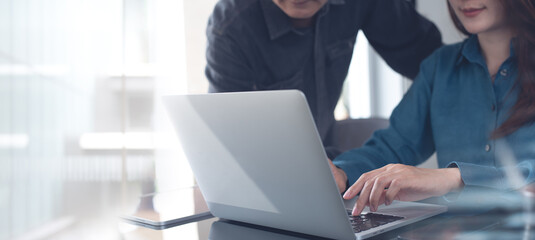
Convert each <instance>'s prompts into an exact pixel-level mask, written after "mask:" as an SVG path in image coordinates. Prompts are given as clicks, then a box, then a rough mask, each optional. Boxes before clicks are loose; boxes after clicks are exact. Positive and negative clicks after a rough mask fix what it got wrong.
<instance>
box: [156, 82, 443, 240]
mask: <svg viewBox="0 0 535 240" xmlns="http://www.w3.org/2000/svg"><path fill="white" fill-rule="evenodd" d="M163 100H164V103H165V105H166V108H167V110H168V111H167V112H168V113H169V116H170V119H171V121H172V124H173V125H174V127H175V130H176V133H177V134H178V137H179V140H180V142H181V145H182V148H183V150H184V152H185V154H186V157H187V159H188V161H189V163H190V166H191V168H192V171H193V173H194V175H195V178H196V180H197V183H198V186H199V188H200V190H201V192H202V194H203V196H204V197H205V200H206V203H207V205H208V208H209V209H210V212H211V213H212V214H213V215H214V216H216V217H219V218H223V219H230V220H235V221H240V222H245V223H251V224H256V225H262V226H267V227H271V228H277V229H283V230H287V231H293V232H298V233H305V234H309V235H315V236H320V237H326V238H335V239H363V238H367V237H371V236H374V235H377V234H380V233H382V232H385V231H388V230H391V229H394V228H398V227H401V226H405V225H407V224H410V223H413V222H416V221H419V220H422V219H425V218H428V217H431V216H433V215H437V214H439V213H442V212H445V211H446V207H445V206H440V205H432V204H424V203H413V202H394V203H393V204H391V205H390V206H387V207H385V206H381V207H379V210H378V211H377V212H374V213H370V212H368V211H369V210H368V209H365V211H364V212H363V214H362V215H361V216H357V217H351V216H348V211H349V210H350V209H351V207H352V204H353V203H354V201H355V200H353V201H352V202H345V203H344V200H343V199H342V197H341V195H340V193H339V192H338V188H337V186H336V183H335V181H334V178H333V176H332V174H331V170H330V168H329V165H328V162H327V161H328V159H327V156H326V154H325V151H324V149H323V145H322V142H321V139H320V137H319V134H318V132H317V129H316V126H315V123H314V120H313V118H312V115H311V113H310V110H309V107H308V104H307V102H306V99H305V96H304V95H303V93H302V92H300V91H297V90H280V91H257V92H238V93H216V94H200V95H172V96H164V99H163Z"/></svg>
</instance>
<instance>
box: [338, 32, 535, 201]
mask: <svg viewBox="0 0 535 240" xmlns="http://www.w3.org/2000/svg"><path fill="white" fill-rule="evenodd" d="M516 77H517V64H516V61H515V58H514V51H513V48H511V56H510V57H509V58H508V59H507V60H506V61H505V62H504V63H503V64H502V65H501V66H500V68H499V70H498V73H497V74H496V78H495V79H494V82H493V81H492V79H491V77H490V76H489V72H488V69H487V65H486V63H485V59H484V57H483V55H482V54H481V51H480V48H479V42H478V40H477V36H475V35H474V36H472V37H470V38H469V39H467V40H465V41H464V42H462V43H458V44H454V45H450V46H445V47H443V48H441V49H439V50H437V51H436V52H435V53H433V55H431V56H430V57H429V58H428V59H426V60H425V61H424V62H423V63H422V68H421V71H420V73H419V75H418V77H417V78H416V79H415V81H414V84H413V85H412V87H411V88H410V90H409V91H408V92H407V94H406V95H405V96H404V97H403V99H402V101H401V102H400V104H399V105H398V106H397V107H396V108H395V110H394V112H393V113H392V116H391V117H390V127H389V128H387V129H385V130H380V131H377V132H375V133H374V135H373V137H372V138H371V139H370V140H368V141H367V143H366V144H365V145H364V146H363V147H362V148H358V149H354V150H351V151H348V152H346V153H344V154H342V155H340V156H338V158H336V159H335V160H334V164H335V165H336V166H338V167H340V168H342V169H343V170H344V171H345V172H346V173H347V175H348V180H349V183H350V184H353V183H354V182H355V181H356V180H357V179H358V178H359V176H360V175H361V174H362V173H364V172H367V171H370V170H373V169H376V168H379V167H382V166H384V165H386V164H389V163H401V164H407V165H417V164H419V163H421V162H422V161H424V160H426V159H427V158H428V157H429V156H431V154H433V153H434V152H436V153H437V159H438V166H439V167H440V168H444V167H452V166H454V167H458V168H459V170H460V172H461V178H462V180H463V182H464V184H465V189H467V188H468V189H473V188H481V187H484V188H493V189H499V190H503V189H511V188H512V187H513V186H514V185H515V184H519V183H513V182H510V181H509V178H508V177H507V174H509V173H510V174H513V175H516V176H518V177H519V179H520V181H524V182H523V183H520V184H527V183H531V182H533V181H534V180H535V171H534V170H535V137H534V136H535V125H533V124H527V125H525V126H523V127H522V128H520V129H518V130H517V131H515V132H514V133H512V134H510V135H508V136H506V137H503V138H500V139H492V138H491V137H490V136H491V133H492V132H493V131H494V130H496V129H497V128H498V127H499V126H500V125H501V124H502V123H503V122H504V121H505V120H506V119H507V118H508V117H509V114H510V112H509V111H510V109H511V107H512V106H513V105H514V104H515V102H516V99H517V94H518V88H516V87H515V86H516V85H515V79H516Z"/></svg>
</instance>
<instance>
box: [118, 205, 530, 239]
mask: <svg viewBox="0 0 535 240" xmlns="http://www.w3.org/2000/svg"><path fill="white" fill-rule="evenodd" d="M524 217H525V215H524V214H522V213H519V212H507V211H504V210H500V209H493V210H490V211H486V212H484V213H451V212H450V213H444V214H441V215H438V216H435V217H432V218H429V219H426V220H424V221H421V222H418V223H414V224H411V225H408V226H405V227H402V228H399V229H395V230H392V231H390V232H387V233H384V234H381V235H377V236H375V237H373V238H370V239H535V231H534V230H533V229H532V228H531V227H533V226H531V227H530V226H525V224H524V223H525V221H524V219H525V218H524ZM121 229H122V230H124V231H121V235H122V237H123V239H198V240H205V239H211V240H230V239H234V240H241V239H243V240H245V239H260V240H262V239H282V240H294V239H295V240H296V239H313V237H311V236H307V235H303V234H298V233H291V232H286V231H281V230H277V229H270V228H266V227H261V226H255V225H250V224H244V223H238V222H233V221H228V220H222V219H218V218H210V219H205V220H201V221H198V222H192V223H188V224H184V225H181V226H176V227H173V228H168V229H165V230H153V229H149V228H145V227H141V226H134V225H130V224H127V223H122V224H121ZM318 239H320V238H318Z"/></svg>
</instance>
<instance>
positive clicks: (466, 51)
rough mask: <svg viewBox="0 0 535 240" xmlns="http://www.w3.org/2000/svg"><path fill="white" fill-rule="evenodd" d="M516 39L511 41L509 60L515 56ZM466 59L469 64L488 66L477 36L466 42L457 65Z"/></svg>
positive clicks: (469, 38) (471, 36)
mask: <svg viewBox="0 0 535 240" xmlns="http://www.w3.org/2000/svg"><path fill="white" fill-rule="evenodd" d="M513 42H514V39H512V40H511V45H510V51H509V52H510V55H509V58H508V59H507V60H509V59H512V58H513V57H514V56H515V51H514V47H513V45H514V44H513ZM464 59H466V60H467V61H469V62H472V63H478V64H481V65H482V66H486V62H485V59H484V58H483V54H482V53H481V48H480V47H479V41H478V39H477V35H475V34H473V35H470V37H468V39H467V40H466V41H465V42H464V44H463V47H462V50H461V55H460V56H459V59H457V62H456V64H457V65H459V64H461V63H462V61H463V60H464Z"/></svg>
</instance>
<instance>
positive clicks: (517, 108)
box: [448, 0, 535, 139]
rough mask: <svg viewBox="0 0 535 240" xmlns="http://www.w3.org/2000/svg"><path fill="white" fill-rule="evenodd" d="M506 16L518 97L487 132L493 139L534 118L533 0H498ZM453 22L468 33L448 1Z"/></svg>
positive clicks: (530, 122)
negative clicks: (512, 34)
mask: <svg viewBox="0 0 535 240" xmlns="http://www.w3.org/2000/svg"><path fill="white" fill-rule="evenodd" d="M500 2H501V4H502V5H503V7H504V9H505V12H506V15H505V16H506V18H507V19H508V20H509V21H510V23H511V26H512V27H513V28H514V30H515V33H516V37H515V40H514V41H513V48H514V50H515V56H516V61H517V63H518V77H517V79H516V80H515V81H516V82H515V85H516V86H517V87H518V88H519V90H520V92H519V94H518V99H517V100H516V103H515V105H514V106H513V107H512V108H511V110H510V116H509V118H507V120H505V122H504V123H503V124H502V125H501V126H500V127H498V128H497V129H496V130H495V131H494V132H493V133H492V135H491V137H492V138H493V139H496V138H501V137H505V136H507V135H509V134H511V133H513V132H515V131H516V130H518V129H519V128H521V127H522V126H524V125H528V124H533V123H534V122H535V0H500ZM448 10H449V12H450V16H451V19H452V20H453V24H454V25H455V27H457V29H458V30H459V31H461V32H462V33H464V34H466V35H470V33H469V32H468V31H466V29H465V28H464V27H463V25H462V23H461V21H459V18H457V16H456V15H455V12H454V10H453V9H452V7H451V5H450V4H449V1H448Z"/></svg>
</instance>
